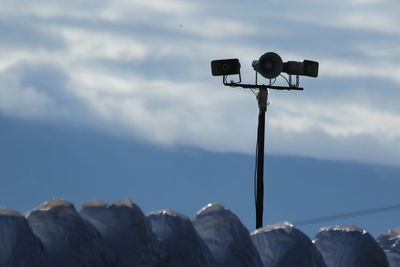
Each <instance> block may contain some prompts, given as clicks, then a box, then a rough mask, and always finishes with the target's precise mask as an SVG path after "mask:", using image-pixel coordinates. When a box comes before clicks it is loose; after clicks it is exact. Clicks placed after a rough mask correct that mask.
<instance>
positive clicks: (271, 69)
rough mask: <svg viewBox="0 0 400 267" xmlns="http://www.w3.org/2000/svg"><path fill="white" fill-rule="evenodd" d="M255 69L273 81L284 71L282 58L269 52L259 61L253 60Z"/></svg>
mask: <svg viewBox="0 0 400 267" xmlns="http://www.w3.org/2000/svg"><path fill="white" fill-rule="evenodd" d="M252 66H253V69H254V70H255V71H257V72H258V73H260V74H261V75H262V76H263V77H265V78H267V79H273V78H276V77H278V76H279V74H281V72H282V69H283V62H282V58H281V57H280V56H279V55H278V54H276V53H274V52H268V53H265V54H264V55H262V56H261V57H260V59H259V60H253V63H252Z"/></svg>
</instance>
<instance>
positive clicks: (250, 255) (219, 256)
mask: <svg viewBox="0 0 400 267" xmlns="http://www.w3.org/2000/svg"><path fill="white" fill-rule="evenodd" d="M193 224H194V227H195V229H196V231H197V232H198V233H199V235H200V236H201V237H202V238H203V240H204V242H205V243H206V245H207V246H208V248H209V249H210V251H211V252H212V254H213V255H214V257H215V259H216V261H217V266H221V267H228V266H229V267H241V266H243V267H244V266H246V267H253V266H257V267H258V266H262V263H261V259H260V257H259V255H258V253H257V250H256V248H255V247H254V245H253V243H252V242H251V240H250V234H249V231H248V230H247V229H246V227H244V226H243V224H242V223H241V222H240V220H239V219H238V218H237V216H236V215H235V214H234V213H233V212H231V211H230V210H228V209H225V208H224V207H223V206H221V205H219V204H208V205H207V206H205V207H204V208H202V209H201V210H200V211H199V212H198V213H197V215H196V216H195V218H194V219H193Z"/></svg>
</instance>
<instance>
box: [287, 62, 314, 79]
mask: <svg viewBox="0 0 400 267" xmlns="http://www.w3.org/2000/svg"><path fill="white" fill-rule="evenodd" d="M318 65H319V64H318V62H316V61H311V60H304V61H303V62H297V61H288V62H286V63H283V72H286V73H287V74H289V75H302V76H308V77H314V78H316V77H318Z"/></svg>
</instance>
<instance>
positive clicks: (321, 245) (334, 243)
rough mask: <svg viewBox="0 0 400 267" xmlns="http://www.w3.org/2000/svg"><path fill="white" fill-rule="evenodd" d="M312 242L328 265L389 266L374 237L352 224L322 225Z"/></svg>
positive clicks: (344, 266)
mask: <svg viewBox="0 0 400 267" xmlns="http://www.w3.org/2000/svg"><path fill="white" fill-rule="evenodd" d="M314 243H315V245H316V246H317V248H318V249H319V251H320V252H321V253H322V256H323V257H324V260H325V262H326V264H327V265H328V266H338V267H363V266H370V267H374V266H376V267H378V266H389V264H388V261H387V259H386V255H385V253H384V252H383V250H382V249H381V248H380V247H379V245H378V243H377V242H376V241H375V240H374V238H373V237H372V236H371V235H370V234H369V233H367V232H366V231H365V230H363V229H361V228H359V227H356V226H353V225H342V226H333V227H324V228H322V229H321V231H320V232H319V233H318V234H317V235H316V240H315V241H314Z"/></svg>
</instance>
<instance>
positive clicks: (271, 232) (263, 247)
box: [251, 222, 326, 267]
mask: <svg viewBox="0 0 400 267" xmlns="http://www.w3.org/2000/svg"><path fill="white" fill-rule="evenodd" d="M251 240H252V241H253V243H254V245H255V247H256V248H257V251H258V253H259V254H260V257H261V260H262V262H263V265H264V266H268V267H269V266H271V267H274V266H280V267H291V266H297V267H324V266H326V264H325V262H324V260H323V258H322V256H321V254H320V252H319V251H318V250H317V248H316V247H315V245H314V244H313V243H312V241H311V240H310V239H309V238H308V237H307V236H306V235H305V234H303V233H302V232H300V231H299V230H298V229H296V228H295V227H293V225H292V224H290V223H289V222H282V223H277V224H273V225H268V226H265V227H263V228H260V229H257V230H255V231H254V232H252V233H251Z"/></svg>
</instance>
